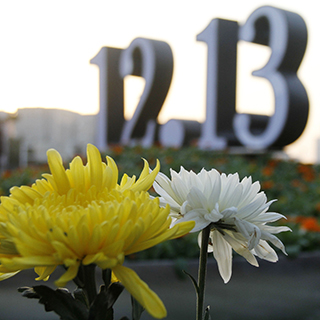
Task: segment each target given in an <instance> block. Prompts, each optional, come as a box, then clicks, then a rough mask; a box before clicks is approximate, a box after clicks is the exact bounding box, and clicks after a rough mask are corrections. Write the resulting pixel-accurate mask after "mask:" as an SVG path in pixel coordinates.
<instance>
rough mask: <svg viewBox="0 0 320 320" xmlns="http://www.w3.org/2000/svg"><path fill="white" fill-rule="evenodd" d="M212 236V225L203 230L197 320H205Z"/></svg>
mask: <svg viewBox="0 0 320 320" xmlns="http://www.w3.org/2000/svg"><path fill="white" fill-rule="evenodd" d="M209 235H210V225H208V226H207V227H206V228H205V229H203V230H202V237H201V248H200V257H199V270H198V295H197V318H196V320H203V310H204V308H203V305H204V295H205V285H206V275H207V258H208V242H209Z"/></svg>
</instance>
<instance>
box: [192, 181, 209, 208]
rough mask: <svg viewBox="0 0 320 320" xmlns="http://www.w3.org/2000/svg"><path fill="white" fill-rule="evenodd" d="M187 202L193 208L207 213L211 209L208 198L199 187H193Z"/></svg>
mask: <svg viewBox="0 0 320 320" xmlns="http://www.w3.org/2000/svg"><path fill="white" fill-rule="evenodd" d="M187 201H188V203H189V205H190V206H191V207H192V208H204V209H206V210H207V211H208V209H209V208H208V201H207V199H206V197H205V196H204V195H203V193H202V192H201V191H200V190H199V189H198V188H197V187H192V189H191V190H190V192H189V193H188V196H187Z"/></svg>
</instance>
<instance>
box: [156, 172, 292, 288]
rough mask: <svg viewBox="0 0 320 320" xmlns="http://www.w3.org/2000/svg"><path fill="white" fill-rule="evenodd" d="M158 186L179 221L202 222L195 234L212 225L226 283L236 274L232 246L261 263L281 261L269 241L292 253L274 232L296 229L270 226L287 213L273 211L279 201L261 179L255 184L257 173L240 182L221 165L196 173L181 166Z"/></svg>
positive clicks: (210, 249) (159, 180)
mask: <svg viewBox="0 0 320 320" xmlns="http://www.w3.org/2000/svg"><path fill="white" fill-rule="evenodd" d="M153 187H154V189H155V191H156V192H157V193H158V194H159V195H160V196H161V197H160V203H161V204H162V205H165V204H167V203H168V204H169V205H170V206H171V215H172V217H174V218H176V220H175V221H174V222H173V224H177V223H180V222H182V221H190V220H193V221H195V222H196V225H195V227H194V228H193V229H192V231H191V232H197V231H201V230H202V229H204V228H206V227H207V226H208V225H210V227H211V231H210V242H211V243H209V247H208V252H213V255H214V257H215V259H216V260H217V263H218V268H219V272H220V274H221V277H222V278H223V280H224V282H225V283H227V282H228V281H229V280H230V277H231V272H232V248H233V249H234V250H235V251H236V252H237V253H238V254H240V255H242V256H243V257H244V258H245V259H246V260H247V261H248V262H249V263H250V264H252V265H254V266H258V262H257V260H256V258H255V256H258V257H259V258H262V259H265V260H268V261H271V262H276V261H277V260H278V256H277V254H276V252H275V251H274V250H273V249H272V248H271V247H270V246H269V244H268V243H267V241H270V242H271V243H272V244H273V245H274V246H276V247H278V248H279V249H281V250H282V251H283V252H284V253H285V254H286V252H285V248H284V245H283V243H282V242H281V241H280V240H279V239H278V238H277V237H276V236H275V235H274V234H277V233H279V232H282V231H290V229H289V228H288V227H274V226H269V225H267V223H268V222H274V221H277V220H279V219H280V218H284V216H283V215H281V214H279V213H276V212H267V210H268V209H269V206H270V205H271V204H272V203H273V202H274V201H275V200H272V201H269V202H267V197H266V195H265V193H264V192H259V191H260V183H259V182H254V183H252V179H251V177H249V178H247V177H245V178H244V179H243V180H242V181H240V180H239V175H238V174H237V173H236V174H229V175H228V176H227V175H225V174H220V173H219V172H218V171H217V170H215V169H212V170H210V171H206V170H204V169H202V170H201V172H200V173H199V174H195V173H194V172H193V171H190V172H188V171H186V170H185V169H184V168H183V167H181V170H180V172H179V173H177V172H175V171H174V170H171V180H170V179H168V177H166V176H165V175H164V174H162V173H158V175H157V177H156V181H155V183H154V184H153ZM199 236H200V235H199Z"/></svg>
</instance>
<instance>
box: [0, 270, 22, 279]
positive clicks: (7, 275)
mask: <svg viewBox="0 0 320 320" xmlns="http://www.w3.org/2000/svg"><path fill="white" fill-rule="evenodd" d="M19 272H20V271H17V272H11V273H0V281H2V280H6V279H9V278H11V277H13V276H15V275H16V274H17V273H19Z"/></svg>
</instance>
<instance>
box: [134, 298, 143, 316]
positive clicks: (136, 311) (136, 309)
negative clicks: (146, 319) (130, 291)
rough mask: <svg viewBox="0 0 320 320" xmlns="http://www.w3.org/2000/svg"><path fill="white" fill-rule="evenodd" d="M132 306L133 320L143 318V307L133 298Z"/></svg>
mask: <svg viewBox="0 0 320 320" xmlns="http://www.w3.org/2000/svg"><path fill="white" fill-rule="evenodd" d="M131 305H132V320H139V319H140V318H141V315H142V312H143V311H144V308H143V306H142V305H141V304H140V303H139V302H138V301H137V300H136V299H135V298H134V297H133V296H131Z"/></svg>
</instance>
